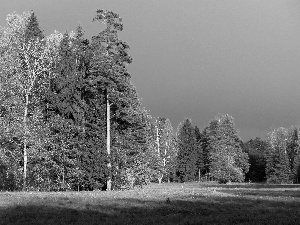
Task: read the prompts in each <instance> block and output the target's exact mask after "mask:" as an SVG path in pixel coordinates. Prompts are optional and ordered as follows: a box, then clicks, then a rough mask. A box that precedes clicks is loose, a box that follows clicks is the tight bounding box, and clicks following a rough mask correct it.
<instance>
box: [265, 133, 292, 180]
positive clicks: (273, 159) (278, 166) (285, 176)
mask: <svg viewBox="0 0 300 225" xmlns="http://www.w3.org/2000/svg"><path fill="white" fill-rule="evenodd" d="M287 137H288V131H287V129H285V128H282V127H281V128H278V129H274V130H272V131H271V132H270V133H269V134H268V143H269V146H268V148H267V151H266V153H265V158H266V176H267V182H269V183H288V182H289V177H290V172H291V171H290V168H289V159H288V155H287V151H286V148H287V142H286V141H287Z"/></svg>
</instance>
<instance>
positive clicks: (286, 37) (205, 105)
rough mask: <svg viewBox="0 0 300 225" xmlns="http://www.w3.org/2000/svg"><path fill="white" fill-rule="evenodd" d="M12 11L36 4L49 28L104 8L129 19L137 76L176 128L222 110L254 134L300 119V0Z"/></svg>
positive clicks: (43, 5)
mask: <svg viewBox="0 0 300 225" xmlns="http://www.w3.org/2000/svg"><path fill="white" fill-rule="evenodd" d="M0 5H1V8H0V26H5V25H6V21H5V19H6V16H7V14H9V13H11V12H13V11H16V12H17V13H22V12H24V11H29V10H31V9H32V10H34V11H35V13H36V15H37V17H38V20H39V22H40V26H41V28H42V29H43V30H44V31H45V34H46V35H49V34H51V33H53V31H54V30H58V31H60V32H64V31H65V30H68V31H71V30H75V28H76V26H77V25H78V24H79V23H80V24H81V25H82V26H83V28H84V30H85V31H86V37H87V38H90V37H91V36H92V35H94V34H97V33H98V32H99V31H100V30H101V29H103V25H100V24H99V23H92V18H93V17H94V16H95V11H96V10H97V9H106V10H111V11H114V12H117V13H119V14H120V16H121V17H122V18H123V23H124V31H123V32H122V33H121V34H120V37H121V39H123V40H125V41H127V42H128V43H129V45H130V47H131V51H130V54H131V55H132V57H133V58H134V61H133V63H132V64H131V65H130V66H129V72H130V73H131V74H132V81H133V83H134V85H135V86H136V88H137V90H138V93H139V96H140V98H142V100H143V105H144V106H145V108H146V109H148V110H150V114H151V115H152V116H154V117H157V116H161V117H167V118H169V119H170V120H171V122H172V125H173V127H174V128H175V129H176V127H177V125H178V123H179V122H181V121H183V119H184V118H185V117H188V118H191V119H192V121H193V124H194V125H197V126H198V127H199V128H201V129H202V128H203V127H204V126H205V125H206V124H207V123H208V122H209V121H210V120H211V119H213V118H214V117H215V116H216V115H217V114H218V113H223V114H225V113H228V114H230V115H232V116H233V117H234V118H235V123H236V127H237V128H238V130H239V131H240V136H241V137H242V139H243V140H244V141H247V140H249V139H250V138H254V137H256V136H260V137H262V138H264V136H265V134H266V133H267V132H268V130H269V129H270V128H271V127H272V126H273V127H279V126H283V127H288V126H290V125H293V124H294V125H296V124H300V123H299V122H300V88H299V84H300V1H299V0H247V1H246V0H185V1H182V0H147V1H146V0H144V1H143V0H118V1H117V0H107V1H101V0H85V1H84V0H51V1H50V0H26V1H24V0H10V1H8V0H1V4H0Z"/></svg>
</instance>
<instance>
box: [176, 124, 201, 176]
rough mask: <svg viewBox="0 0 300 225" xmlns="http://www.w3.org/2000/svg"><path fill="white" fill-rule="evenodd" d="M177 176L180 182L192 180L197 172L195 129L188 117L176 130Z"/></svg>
mask: <svg viewBox="0 0 300 225" xmlns="http://www.w3.org/2000/svg"><path fill="white" fill-rule="evenodd" d="M176 139H177V146H178V155H177V177H178V179H179V181H180V182H188V181H194V180H195V176H196V172H197V165H196V163H197V148H196V137H195V131H194V128H193V126H192V122H191V120H190V119H185V120H184V121H183V123H182V124H179V125H178V130H177V136H176Z"/></svg>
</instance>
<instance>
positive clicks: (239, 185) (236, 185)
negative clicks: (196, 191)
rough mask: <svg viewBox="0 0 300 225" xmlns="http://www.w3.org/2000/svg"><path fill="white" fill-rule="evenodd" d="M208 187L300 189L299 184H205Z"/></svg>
mask: <svg viewBox="0 0 300 225" xmlns="http://www.w3.org/2000/svg"><path fill="white" fill-rule="evenodd" d="M207 186H209V187H218V188H245V189H246V188H247V189H248V188H254V189H266V188H272V189H284V188H289V189H290V188H300V184H263V183H262V184H251V183H250V184H207Z"/></svg>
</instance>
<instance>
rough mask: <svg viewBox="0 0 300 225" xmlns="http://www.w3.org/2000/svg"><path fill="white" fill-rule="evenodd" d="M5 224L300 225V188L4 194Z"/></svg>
mask: <svg viewBox="0 0 300 225" xmlns="http://www.w3.org/2000/svg"><path fill="white" fill-rule="evenodd" d="M0 224H7V225H9V224H20V225H21V224H22V225H23V224H33V225H34V224H44V225H45V224H69V225H71V224H275V225H278V224H293V225H294V224H300V185H267V184H226V185H220V184H216V183H185V184H181V183H170V184H161V185H159V184H150V185H148V186H146V187H144V188H142V189H135V190H130V191H112V192H101V191H93V192H50V193H49V192H48V193H47V192H0Z"/></svg>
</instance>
